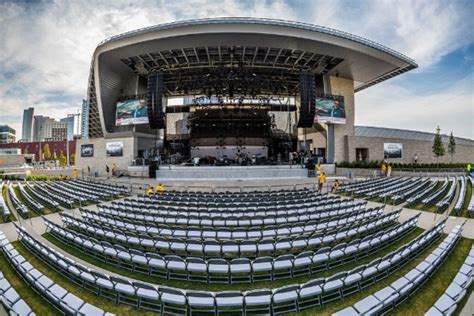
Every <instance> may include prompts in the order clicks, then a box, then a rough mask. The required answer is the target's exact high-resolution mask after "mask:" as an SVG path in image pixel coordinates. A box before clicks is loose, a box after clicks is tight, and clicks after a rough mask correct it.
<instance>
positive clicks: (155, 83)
mask: <svg viewBox="0 0 474 316" xmlns="http://www.w3.org/2000/svg"><path fill="white" fill-rule="evenodd" d="M163 89H164V85H163V73H162V72H160V71H159V72H153V73H151V74H150V75H148V85H147V93H146V96H147V108H148V120H149V122H150V127H151V128H152V129H162V128H165V113H164V112H163Z"/></svg>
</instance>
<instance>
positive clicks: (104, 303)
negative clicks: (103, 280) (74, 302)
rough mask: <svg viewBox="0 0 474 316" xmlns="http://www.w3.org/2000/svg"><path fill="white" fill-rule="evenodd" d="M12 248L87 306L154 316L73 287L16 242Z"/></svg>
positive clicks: (36, 298)
mask: <svg viewBox="0 0 474 316" xmlns="http://www.w3.org/2000/svg"><path fill="white" fill-rule="evenodd" d="M12 244H13V246H14V247H15V248H16V249H17V250H18V252H19V253H20V254H21V255H23V256H24V257H25V258H26V260H28V261H29V262H30V263H31V264H32V265H33V266H34V267H35V268H36V269H37V270H38V271H40V272H41V273H43V274H44V275H46V276H47V277H49V278H50V279H51V280H53V281H54V282H55V283H57V284H58V285H60V286H62V287H63V288H64V289H66V290H67V291H69V292H71V293H73V294H74V295H76V296H77V297H80V298H81V299H83V300H84V301H86V302H88V303H89V304H92V305H95V306H97V307H99V308H102V309H103V310H105V311H107V312H111V313H114V314H116V315H137V314H140V315H156V313H151V312H144V311H142V310H138V309H136V308H133V307H131V306H127V305H122V304H121V305H116V304H115V303H114V302H112V301H110V300H108V299H105V298H102V297H99V296H96V295H94V294H93V293H91V292H89V291H87V290H85V289H83V288H81V287H79V286H77V285H75V284H74V283H72V282H71V281H70V280H68V279H67V278H65V277H63V276H62V275H61V274H59V273H57V272H56V271H54V270H52V269H51V268H50V267H49V266H48V265H46V264H44V263H43V261H41V260H39V259H38V258H36V257H35V255H34V254H32V253H31V252H30V251H29V250H28V249H27V248H25V247H24V246H23V245H22V244H21V243H20V242H18V241H16V242H13V243H12ZM35 300H37V301H40V299H38V295H37V294H35ZM36 314H37V315H50V313H47V312H46V313H38V312H37V313H36Z"/></svg>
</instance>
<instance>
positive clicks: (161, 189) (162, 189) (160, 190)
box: [155, 183, 165, 193]
mask: <svg viewBox="0 0 474 316" xmlns="http://www.w3.org/2000/svg"><path fill="white" fill-rule="evenodd" d="M155 192H156V193H163V192H165V186H164V185H162V184H161V183H159V184H158V185H157V186H156V188H155Z"/></svg>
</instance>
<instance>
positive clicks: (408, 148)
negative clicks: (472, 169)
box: [346, 136, 474, 163]
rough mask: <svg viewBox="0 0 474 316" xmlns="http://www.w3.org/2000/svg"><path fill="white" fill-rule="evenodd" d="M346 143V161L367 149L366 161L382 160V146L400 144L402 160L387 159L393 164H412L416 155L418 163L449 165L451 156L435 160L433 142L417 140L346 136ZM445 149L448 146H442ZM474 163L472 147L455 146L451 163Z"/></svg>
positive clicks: (352, 159) (446, 155)
mask: <svg viewBox="0 0 474 316" xmlns="http://www.w3.org/2000/svg"><path fill="white" fill-rule="evenodd" d="M347 143H348V156H349V157H348V158H349V159H348V160H346V161H350V162H352V161H355V160H356V148H368V149H369V157H368V160H383V159H384V153H383V144H384V143H400V144H402V146H403V149H402V158H391V159H387V160H388V161H390V162H394V163H413V162H414V157H415V154H416V155H418V163H436V162H440V163H441V162H443V163H450V162H451V155H449V154H447V153H446V154H445V155H444V156H443V157H440V158H439V159H437V158H436V157H435V156H434V155H433V150H432V146H433V142H426V141H418V140H406V139H398V138H377V137H360V136H347ZM444 147H445V149H447V147H448V144H444ZM472 161H474V146H467V145H460V144H457V145H456V153H455V154H454V156H453V160H452V162H455V163H456V162H460V163H464V162H472Z"/></svg>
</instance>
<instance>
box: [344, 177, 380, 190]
mask: <svg viewBox="0 0 474 316" xmlns="http://www.w3.org/2000/svg"><path fill="white" fill-rule="evenodd" d="M387 180H388V179H387V178H374V179H367V180H358V181H352V182H348V183H346V184H342V185H341V186H340V187H339V189H340V190H341V191H342V192H352V191H353V190H356V189H359V188H362V187H363V186H366V185H375V184H377V183H380V182H383V181H387Z"/></svg>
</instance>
